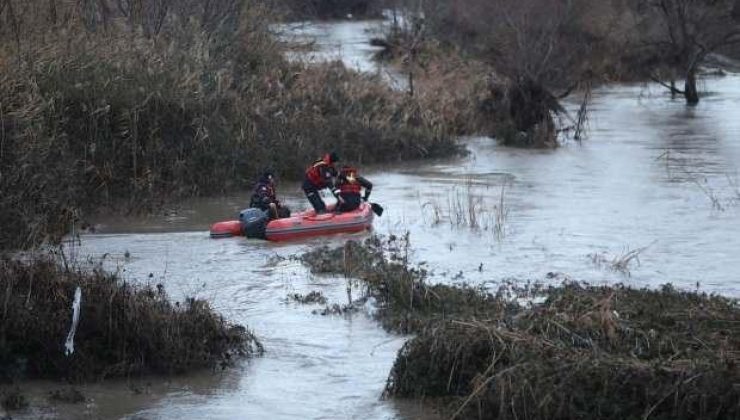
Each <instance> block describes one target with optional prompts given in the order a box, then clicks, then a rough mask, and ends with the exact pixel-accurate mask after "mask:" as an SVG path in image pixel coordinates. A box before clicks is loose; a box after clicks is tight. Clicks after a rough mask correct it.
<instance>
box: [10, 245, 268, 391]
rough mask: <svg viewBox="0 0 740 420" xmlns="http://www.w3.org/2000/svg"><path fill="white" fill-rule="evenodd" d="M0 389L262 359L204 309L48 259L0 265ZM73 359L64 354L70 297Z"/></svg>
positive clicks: (256, 347)
mask: <svg viewBox="0 0 740 420" xmlns="http://www.w3.org/2000/svg"><path fill="white" fill-rule="evenodd" d="M0 284H2V288H0V381H7V380H11V381H12V380H16V379H23V378H52V379H66V380H70V381H83V380H99V379H104V378H109V377H121V376H131V375H145V374H173V373H182V372H185V371H189V370H193V369H199V368H216V367H223V366H227V365H231V364H232V363H233V362H235V361H236V359H237V358H238V357H239V356H245V355H254V354H258V353H260V352H261V351H262V347H261V345H260V343H259V342H258V341H257V340H256V338H255V337H254V336H253V335H252V333H251V332H249V331H247V330H246V329H245V328H244V327H242V326H239V325H233V324H230V323H229V322H227V321H226V320H225V319H224V318H223V317H221V316H220V315H218V314H217V313H215V312H214V311H213V310H212V309H211V307H210V306H209V305H208V303H207V302H205V301H203V300H200V299H192V298H188V299H185V300H184V301H182V302H179V301H178V302H173V301H172V300H171V299H170V298H169V297H168V296H167V294H166V292H165V290H164V289H163V287H162V286H161V285H156V286H154V285H133V284H130V283H127V282H126V281H124V280H122V279H120V278H118V277H117V276H116V275H112V274H107V273H105V272H103V271H102V270H101V269H100V268H94V269H92V270H80V269H71V268H70V269H65V268H62V267H60V266H59V264H57V262H56V261H54V260H53V259H51V258H45V257H39V258H36V259H33V260H31V261H28V262H25V261H19V260H11V259H7V258H3V259H0ZM78 287H79V288H80V289H81V304H80V309H79V314H80V315H79V324H78V325H77V329H76V333H75V334H74V340H73V343H74V352H73V353H71V354H69V355H67V354H65V339H66V338H67V337H68V333H69V331H70V326H71V324H72V318H73V317H72V306H73V305H72V303H73V300H74V295H75V290H76V289H77V288H78Z"/></svg>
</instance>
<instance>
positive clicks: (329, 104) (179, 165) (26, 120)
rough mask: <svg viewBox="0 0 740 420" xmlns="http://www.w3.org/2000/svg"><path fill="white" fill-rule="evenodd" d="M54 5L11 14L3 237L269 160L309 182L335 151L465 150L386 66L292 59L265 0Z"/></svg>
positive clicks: (376, 155) (252, 169) (243, 180)
mask: <svg viewBox="0 0 740 420" xmlns="http://www.w3.org/2000/svg"><path fill="white" fill-rule="evenodd" d="M51 3H52V4H53V5H55V8H54V10H53V13H52V10H50V8H49V2H45V1H41V0H31V1H24V2H21V1H20V0H9V1H7V2H3V4H4V5H10V6H12V7H10V8H8V7H6V8H5V9H4V11H3V14H0V19H5V20H4V21H3V23H8V25H2V26H1V28H0V40H2V45H0V128H1V129H0V190H1V191H2V194H1V195H0V228H1V229H3V231H4V232H5V233H6V234H4V235H3V236H2V238H0V249H15V248H27V247H30V246H34V245H37V244H39V243H43V242H52V243H53V242H56V241H58V240H59V238H60V237H61V236H62V235H63V234H64V233H66V232H68V231H69V230H70V228H71V226H72V224H73V223H79V221H80V220H84V218H85V217H86V216H87V215H89V214H90V213H93V212H95V211H100V210H101V209H107V210H114V211H120V212H132V211H133V212H148V211H155V210H157V209H159V208H161V206H162V205H163V204H164V203H168V202H171V201H174V200H178V199H181V198H184V197H189V196H195V195H218V194H221V193H223V192H226V191H230V190H234V189H239V188H248V187H250V186H251V183H252V182H253V180H254V178H255V176H256V175H257V174H259V173H260V172H261V171H262V170H263V169H264V168H266V167H270V168H272V169H273V170H274V171H276V172H277V173H278V174H279V175H280V176H282V177H284V178H287V179H295V178H298V177H299V176H300V175H301V173H302V171H303V170H304V169H305V166H306V165H307V163H308V162H310V161H312V160H313V159H315V158H316V156H318V155H320V154H321V153H324V152H326V151H327V150H336V151H337V152H338V153H339V154H340V155H341V156H342V157H343V159H344V160H346V161H353V162H357V163H360V164H362V163H369V162H378V161H383V162H388V161H397V160H406V159H417V158H425V157H439V156H446V155H452V154H456V153H459V152H460V147H459V146H458V145H457V144H456V142H455V141H454V139H453V137H452V135H451V134H452V131H451V128H450V125H449V124H448V122H447V121H445V120H444V119H442V118H439V117H438V116H436V115H434V114H430V113H429V112H427V111H426V110H425V109H424V108H423V106H422V104H421V103H420V102H418V101H416V100H415V99H413V98H408V97H407V96H406V95H403V94H401V93H398V92H393V91H391V90H390V89H389V88H388V87H387V86H385V85H384V84H383V83H382V82H381V81H380V80H379V79H378V78H375V77H372V76H366V75H363V74H359V73H356V72H354V71H351V70H348V69H346V68H344V66H342V65H341V64H340V63H327V64H320V65H311V66H308V65H303V64H301V63H292V62H288V61H287V60H285V59H284V58H283V55H282V52H283V48H284V47H283V46H282V45H281V44H280V43H279V42H277V41H276V40H275V39H274V37H273V36H272V34H271V33H270V30H269V27H268V25H269V23H270V22H272V21H274V19H275V16H274V15H273V13H272V11H271V10H270V9H269V8H268V7H267V6H265V5H264V4H263V3H261V2H245V1H241V0H230V1H225V2H206V3H201V2H182V4H179V5H178V7H172V8H170V9H164V10H159V9H156V7H157V5H158V4H160V3H161V2H156V1H153V0H151V1H143V2H130V4H141V7H142V10H138V9H137V10H133V11H132V10H128V11H126V10H120V11H119V10H118V9H117V8H115V7H111V8H105V7H103V5H106V4H108V3H107V2H105V1H103V2H72V1H64V0H60V1H55V2H51ZM158 10H159V12H158V13H160V14H159V15H157V14H156V13H155V12H157V11H158ZM145 11H147V12H148V13H155V16H159V20H157V21H156V22H155V23H157V24H156V25H154V24H153V23H152V21H151V19H150V18H151V16H149V15H147V14H146V13H144V12H145ZM11 12H12V13H11ZM147 16H148V17H147ZM62 17H64V19H62ZM14 22H15V23H17V24H13V23H14Z"/></svg>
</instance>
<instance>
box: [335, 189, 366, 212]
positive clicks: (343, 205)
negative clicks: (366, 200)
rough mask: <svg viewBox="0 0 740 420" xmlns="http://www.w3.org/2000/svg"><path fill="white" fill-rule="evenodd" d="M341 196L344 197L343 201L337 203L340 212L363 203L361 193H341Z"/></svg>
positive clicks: (350, 209)
mask: <svg viewBox="0 0 740 420" xmlns="http://www.w3.org/2000/svg"><path fill="white" fill-rule="evenodd" d="M339 197H341V198H342V201H340V202H339V203H338V204H337V211H339V212H345V211H352V210H355V209H356V208H358V207H360V204H362V198H361V197H360V194H354V193H341V194H339Z"/></svg>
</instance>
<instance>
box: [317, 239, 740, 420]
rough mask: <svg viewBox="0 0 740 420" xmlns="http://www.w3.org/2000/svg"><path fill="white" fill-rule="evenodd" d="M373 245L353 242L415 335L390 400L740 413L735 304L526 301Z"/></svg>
mask: <svg viewBox="0 0 740 420" xmlns="http://www.w3.org/2000/svg"><path fill="white" fill-rule="evenodd" d="M375 241H376V242H375V244H373V243H370V244H367V245H366V246H364V247H361V246H358V245H347V246H345V249H346V248H348V247H357V249H362V250H363V251H353V252H354V254H355V255H358V256H362V257H363V258H364V257H365V255H366V254H365V253H369V254H370V255H372V256H373V258H374V261H373V263H372V264H371V265H367V266H365V267H366V271H363V272H361V274H360V278H361V279H363V280H365V282H366V287H367V290H368V294H369V295H371V296H373V297H375V298H376V299H377V302H378V305H379V306H380V308H381V310H380V311H379V317H380V319H381V321H382V322H383V323H384V325H386V326H387V327H390V328H392V329H396V330H400V331H412V332H415V334H416V335H415V337H414V338H412V339H411V340H409V341H408V342H407V343H406V345H405V346H404V347H403V348H402V349H401V351H400V352H399V355H398V358H397V359H396V362H395V364H394V367H393V369H392V371H391V374H390V377H389V380H388V386H387V390H386V392H387V394H388V395H390V396H398V397H416V398H425V399H426V400H430V399H431V400H433V401H437V402H439V403H440V405H441V407H443V410H444V411H445V412H446V413H447V414H448V415H450V416H451V417H452V418H490V419H590V418H600V419H625V418H641V419H647V418H657V419H728V418H739V417H740V389H738V387H737V384H738V383H740V366H739V365H738V361H740V360H739V357H738V356H739V355H740V304H738V302H737V301H736V300H732V299H728V298H724V297H720V296H714V295H706V294H700V293H692V292H684V291H679V290H676V289H674V288H673V287H671V286H670V285H667V286H663V287H662V288H661V289H660V290H648V289H642V290H637V289H632V288H629V287H624V286H621V285H617V286H602V287H595V286H588V285H584V284H575V283H567V284H563V285H562V286H559V287H551V288H549V289H543V290H539V291H538V292H537V293H539V294H541V295H542V296H544V297H545V298H546V299H545V301H544V303H542V304H528V305H521V304H518V303H515V302H512V301H511V300H510V299H509V298H507V294H506V293H503V291H500V293H497V294H494V295H492V294H490V293H488V292H486V291H485V290H480V289H471V288H468V287H461V288H458V287H447V286H428V285H426V284H425V282H424V272H423V271H420V270H418V269H413V268H411V267H409V265H408V259H407V258H404V257H403V256H402V255H404V254H405V253H406V252H407V251H408V250H407V249H406V250H403V248H404V247H406V245H404V246H403V247H401V250H402V252H401V256H400V257H399V254H398V253H397V252H394V251H393V250H392V246H389V245H388V243H386V245H383V246H382V247H378V246H377V245H378V241H377V239H376V240H375ZM378 251H380V252H378ZM335 252H336V251H335ZM394 255H395V256H394ZM317 260H318V261H325V259H324V260H322V259H321V258H319V259H317ZM337 260H338V259H337V258H336V255H335V257H334V258H331V261H337ZM339 260H341V259H339ZM322 267H323V268H324V269H326V268H328V267H329V266H328V265H326V264H325V263H324V264H323V265H322ZM339 268H341V267H339ZM399 320H402V321H406V322H405V323H404V322H399ZM399 327H400V328H399Z"/></svg>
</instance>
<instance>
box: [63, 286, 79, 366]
mask: <svg viewBox="0 0 740 420" xmlns="http://www.w3.org/2000/svg"><path fill="white" fill-rule="evenodd" d="M81 302H82V289H80V286H77V290H75V300H74V302H72V326H71V327H70V329H69V334H67V342H66V343H64V347H65V348H66V350H64V355H65V356H69V355H71V354H72V353H74V352H75V332H76V331H77V324H78V323H79V322H80V303H81Z"/></svg>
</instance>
